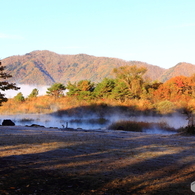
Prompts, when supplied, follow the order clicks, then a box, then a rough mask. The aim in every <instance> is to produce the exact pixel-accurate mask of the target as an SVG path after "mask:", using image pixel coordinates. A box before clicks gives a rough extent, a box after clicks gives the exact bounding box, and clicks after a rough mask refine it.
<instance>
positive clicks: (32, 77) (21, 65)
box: [2, 50, 195, 85]
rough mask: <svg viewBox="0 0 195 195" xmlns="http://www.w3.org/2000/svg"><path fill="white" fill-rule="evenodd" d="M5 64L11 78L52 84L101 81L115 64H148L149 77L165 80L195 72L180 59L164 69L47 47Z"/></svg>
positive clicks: (191, 65)
mask: <svg viewBox="0 0 195 195" xmlns="http://www.w3.org/2000/svg"><path fill="white" fill-rule="evenodd" d="M2 64H3V65H4V66H6V72H8V73H10V74H11V75H12V76H13V77H12V78H11V79H9V81H11V82H16V83H18V84H31V85H51V84H53V83H55V82H60V83H63V84H66V83H67V82H68V81H70V82H77V81H80V80H84V79H87V80H91V81H92V82H96V83H97V82H100V81H101V80H102V79H103V78H105V77H113V76H114V75H113V73H112V70H113V68H116V67H120V66H125V65H129V66H131V65H137V66H145V67H146V68H147V69H148V71H147V72H146V74H145V77H147V78H150V79H151V80H158V81H162V82H164V81H166V80H168V79H170V78H172V77H175V76H179V75H183V76H191V75H192V74H194V73H195V65H193V64H190V63H178V64H177V65H176V66H174V67H172V68H169V69H164V68H161V67H158V66H155V65H151V64H147V63H145V62H140V61H125V60H122V59H117V58H108V57H95V56H91V55H87V54H78V55H59V54H57V53H54V52H51V51H47V50H43V51H33V52H30V53H26V54H25V55H21V56H10V57H8V58H5V59H3V60H2Z"/></svg>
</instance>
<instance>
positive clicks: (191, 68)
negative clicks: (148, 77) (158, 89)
mask: <svg viewBox="0 0 195 195" xmlns="http://www.w3.org/2000/svg"><path fill="white" fill-rule="evenodd" d="M192 74H195V65H193V64H190V63H186V62H180V63H178V64H177V65H175V66H174V67H172V68H169V69H168V70H166V71H165V72H164V73H163V74H162V75H161V77H160V78H159V80H161V81H162V82H164V81H166V80H169V79H170V78H172V77H176V76H179V75H182V76H191V75H192Z"/></svg>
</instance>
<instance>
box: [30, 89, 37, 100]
mask: <svg viewBox="0 0 195 195" xmlns="http://www.w3.org/2000/svg"><path fill="white" fill-rule="evenodd" d="M38 94H39V90H38V89H36V88H35V89H33V90H32V92H31V93H30V95H29V96H28V98H33V97H37V96H38Z"/></svg>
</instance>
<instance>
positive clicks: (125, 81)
mask: <svg viewBox="0 0 195 195" xmlns="http://www.w3.org/2000/svg"><path fill="white" fill-rule="evenodd" d="M146 71H147V68H145V67H137V66H136V65H134V66H121V67H119V68H114V69H113V73H114V74H115V78H104V79H103V80H102V81H101V82H99V83H97V84H95V83H93V82H91V81H90V80H81V81H79V82H74V83H71V82H68V83H67V85H66V86H65V85H64V84H62V83H54V84H53V85H52V86H51V87H49V88H48V89H47V91H46V94H47V95H49V96H53V97H55V98H60V97H63V96H64V95H66V96H74V97H76V98H77V99H78V100H95V99H104V98H106V99H107V98H109V99H115V100H118V101H120V102H125V101H126V100H129V99H146V100H149V101H151V102H152V103H155V102H159V101H164V100H168V101H171V102H177V101H188V100H189V99H192V98H195V74H194V75H192V76H191V77H186V76H177V77H174V78H171V79H169V80H168V81H166V82H164V83H162V82H158V81H151V80H150V79H146V78H144V77H143V76H144V74H145V73H146ZM64 90H67V92H66V94H65V93H64ZM37 96H38V90H37V89H36V88H35V89H33V91H32V92H31V94H30V95H29V96H28V98H32V97H37ZM14 99H15V100H18V101H24V100H25V98H24V97H23V94H22V93H21V92H20V93H18V94H17V95H16V96H15V97H14Z"/></svg>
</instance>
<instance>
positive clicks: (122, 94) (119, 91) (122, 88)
mask: <svg viewBox="0 0 195 195" xmlns="http://www.w3.org/2000/svg"><path fill="white" fill-rule="evenodd" d="M132 97H133V94H132V93H131V91H130V90H129V88H128V86H127V84H126V83H124V82H123V81H118V82H116V86H115V88H114V89H113V90H112V98H114V99H116V100H120V101H121V102H124V101H125V100H126V99H131V98H132Z"/></svg>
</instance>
